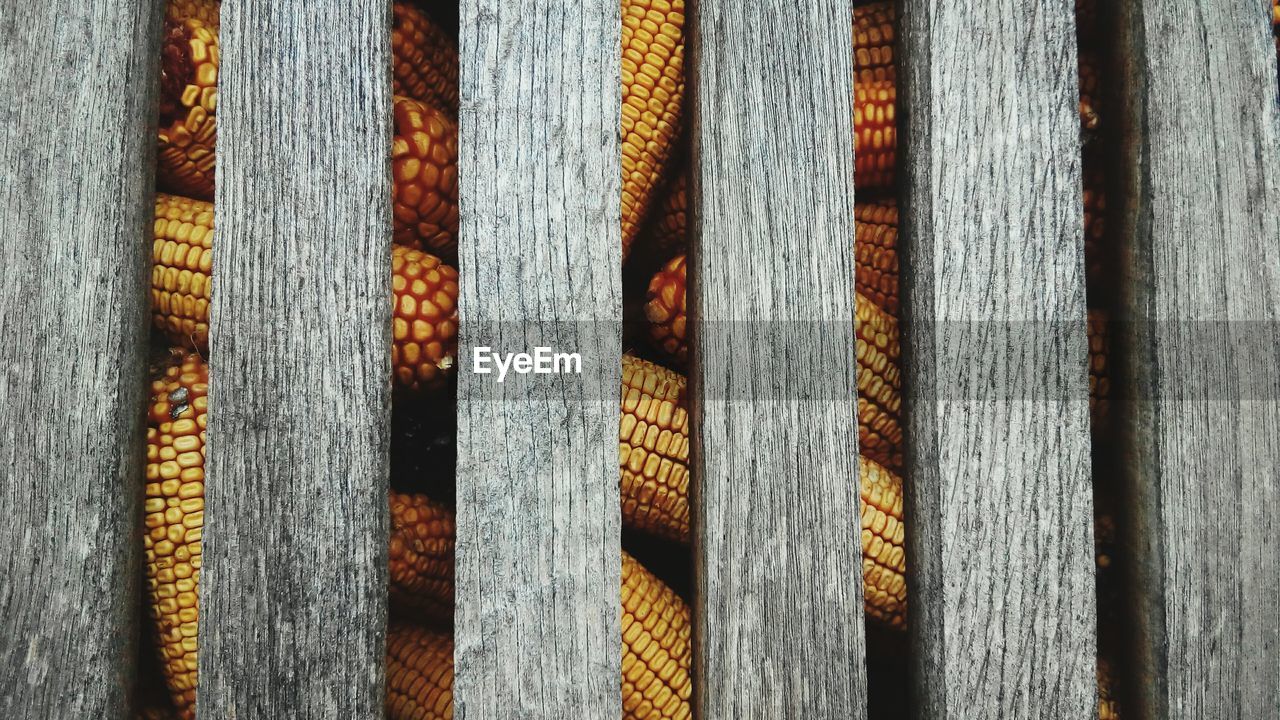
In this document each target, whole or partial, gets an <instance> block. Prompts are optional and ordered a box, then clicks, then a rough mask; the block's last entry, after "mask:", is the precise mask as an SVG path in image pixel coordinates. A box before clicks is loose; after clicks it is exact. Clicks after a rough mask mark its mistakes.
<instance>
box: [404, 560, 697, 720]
mask: <svg viewBox="0 0 1280 720" xmlns="http://www.w3.org/2000/svg"><path fill="white" fill-rule="evenodd" d="M621 590H622V592H621V601H622V638H621V639H622V678H621V681H622V682H621V684H622V717H623V718H624V719H625V720H667V719H670V720H684V719H686V718H689V717H692V715H691V712H692V710H691V705H690V696H691V694H692V689H693V688H692V682H691V680H690V678H689V673H690V666H691V665H692V644H691V631H692V621H691V617H690V613H689V606H688V605H686V604H685V603H684V601H683V600H681V599H680V598H679V596H677V595H676V594H675V593H674V592H672V591H671V589H670V588H668V587H667V586H666V585H664V584H663V583H662V581H661V580H659V579H658V578H657V577H655V576H654V575H653V574H652V573H650V572H649V571H648V570H646V569H645V568H644V566H642V565H641V564H640V563H639V562H637V561H636V560H635V559H633V558H632V557H631V556H630V555H628V554H626V553H625V552H624V553H622V588H621ZM387 655H388V657H387V717H388V718H390V720H451V718H453V641H452V639H451V638H449V637H448V636H447V635H442V634H437V633H433V632H431V631H429V630H426V629H423V628H414V627H409V626H400V627H392V629H391V631H390V632H389V634H388V638H387Z"/></svg>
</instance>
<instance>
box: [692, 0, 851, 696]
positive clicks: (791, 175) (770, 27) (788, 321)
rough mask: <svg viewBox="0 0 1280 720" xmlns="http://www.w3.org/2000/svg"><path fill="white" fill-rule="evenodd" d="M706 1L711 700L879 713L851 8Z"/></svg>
mask: <svg viewBox="0 0 1280 720" xmlns="http://www.w3.org/2000/svg"><path fill="white" fill-rule="evenodd" d="M695 8H696V9H693V10H691V12H692V13H693V15H694V17H693V22H694V28H693V33H692V47H693V49H694V55H693V58H692V62H691V65H690V68H691V70H690V73H691V77H693V78H695V85H696V90H695V92H694V95H693V98H692V99H693V103H692V110H693V116H694V117H693V120H692V122H691V127H692V131H693V143H694V146H693V153H694V164H693V168H694V169H693V178H694V179H693V182H694V195H695V198H696V199H695V201H694V204H693V207H694V208H695V212H694V217H695V221H694V222H695V224H694V227H695V230H694V235H695V239H694V250H693V261H692V263H693V265H692V267H693V269H692V270H691V277H692V281H693V283H694V286H695V289H694V291H693V296H692V299H693V306H694V310H693V317H694V318H695V319H696V320H695V322H696V323H697V325H696V335H695V343H694V360H693V365H692V367H693V370H692V385H693V391H692V403H693V408H692V410H693V416H692V418H691V421H690V426H691V429H692V440H693V453H692V454H693V456H694V458H695V463H696V466H695V470H694V475H695V478H696V480H695V482H696V484H697V493H696V494H695V513H696V514H697V515H698V517H699V520H698V527H697V530H696V535H697V537H696V547H697V550H696V553H695V562H696V563H697V599H698V605H697V611H696V615H697V617H696V625H695V630H694V632H695V637H696V638H697V639H698V644H697V645H696V646H695V657H694V667H695V672H694V678H695V693H696V695H697V696H698V700H699V705H698V707H699V709H700V713H701V716H702V717H704V718H737V717H850V718H858V717H865V714H866V669H865V661H864V655H865V650H864V632H863V620H862V616H863V613H862V593H861V587H862V584H861V582H860V579H861V572H862V563H861V543H860V530H859V526H858V516H859V509H858V495H857V483H858V463H857V424H856V423H857V402H856V397H857V390H856V377H855V375H856V372H855V349H854V348H855V336H854V320H853V318H854V270H853V237H854V228H853V184H854V182H853V181H854V177H853V175H854V173H853V168H854V164H853V160H854V157H853V140H852V139H853V129H852V100H851V98H852V94H853V87H852V83H853V69H852V62H853V61H852V31H851V25H850V18H851V12H852V11H851V7H850V5H849V3H848V2H818V3H810V4H802V5H795V4H788V3H781V4H780V3H764V4H760V5H751V6H746V7H744V6H743V5H741V4H740V3H732V2H724V1H723V0H702V1H701V2H699V3H697V4H696V6H695Z"/></svg>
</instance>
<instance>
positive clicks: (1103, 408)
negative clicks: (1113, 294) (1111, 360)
mask: <svg viewBox="0 0 1280 720" xmlns="http://www.w3.org/2000/svg"><path fill="white" fill-rule="evenodd" d="M1088 336H1089V412H1090V414H1091V415H1092V416H1093V425H1094V428H1095V430H1097V429H1098V428H1100V427H1101V426H1102V425H1103V423H1105V422H1106V420H1107V417H1108V415H1109V405H1110V400H1111V379H1110V373H1109V372H1108V371H1107V356H1108V355H1109V354H1110V352H1111V343H1110V341H1109V339H1108V337H1107V314H1106V312H1105V311H1103V310H1090V311H1089V324H1088Z"/></svg>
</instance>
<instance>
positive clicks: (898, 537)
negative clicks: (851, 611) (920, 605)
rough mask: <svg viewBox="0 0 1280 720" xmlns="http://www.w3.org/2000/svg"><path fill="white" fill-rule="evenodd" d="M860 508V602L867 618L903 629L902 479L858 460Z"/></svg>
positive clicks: (904, 569)
mask: <svg viewBox="0 0 1280 720" xmlns="http://www.w3.org/2000/svg"><path fill="white" fill-rule="evenodd" d="M858 496H859V499H860V500H861V507H862V598H863V607H864V608H865V612H866V615H867V617H869V618H871V619H872V620H875V621H877V622H881V623H884V624H885V625H888V626H889V627H891V628H894V629H897V630H904V629H906V627H907V550H906V530H905V526H904V525H903V521H902V514H903V513H902V478H900V477H898V476H897V475H894V474H893V473H891V472H889V471H888V470H886V469H884V467H882V466H880V465H878V464H876V463H875V462H874V461H872V460H869V459H867V458H865V457H861V458H859V459H858Z"/></svg>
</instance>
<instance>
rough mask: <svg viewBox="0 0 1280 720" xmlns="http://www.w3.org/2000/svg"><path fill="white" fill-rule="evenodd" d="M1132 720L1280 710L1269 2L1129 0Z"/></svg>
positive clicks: (1278, 225)
mask: <svg viewBox="0 0 1280 720" xmlns="http://www.w3.org/2000/svg"><path fill="white" fill-rule="evenodd" d="M1119 11H1120V18H1119V24H1118V27H1119V28H1120V29H1121V33H1120V38H1121V39H1120V42H1121V43H1122V45H1123V47H1122V50H1121V54H1122V55H1124V56H1127V57H1129V58H1130V59H1131V61H1130V63H1129V64H1128V65H1126V66H1124V76H1123V77H1122V83H1121V86H1122V87H1125V88H1129V89H1130V92H1129V93H1127V94H1125V95H1124V96H1123V97H1122V98H1121V99H1122V102H1121V107H1122V108H1123V110H1122V113H1118V114H1117V116H1118V119H1123V123H1124V124H1123V135H1124V138H1123V140H1124V142H1123V145H1124V153H1123V155H1124V166H1125V168H1126V176H1125V178H1124V180H1125V182H1124V185H1125V190H1126V192H1127V196H1128V197H1127V200H1126V203H1125V204H1124V205H1123V206H1121V208H1120V209H1121V211H1122V213H1121V215H1120V217H1122V218H1124V220H1125V222H1126V225H1125V227H1124V228H1123V229H1124V233H1123V234H1124V235H1125V236H1127V237H1130V238H1131V239H1132V240H1131V242H1129V243H1128V244H1127V245H1126V246H1125V247H1124V248H1123V253H1122V266H1123V268H1124V270H1125V272H1126V274H1127V281H1126V282H1125V283H1124V288H1125V291H1126V292H1125V298H1124V309H1125V315H1124V316H1123V317H1124V319H1126V320H1129V321H1131V322H1127V323H1124V324H1123V325H1122V326H1121V327H1122V329H1123V330H1124V336H1123V337H1122V338H1121V339H1122V341H1123V343H1122V347H1124V348H1126V350H1125V351H1124V352H1122V354H1121V358H1122V360H1126V361H1125V362H1124V363H1123V367H1122V370H1123V375H1122V378H1121V383H1120V387H1119V391H1120V393H1121V394H1122V397H1128V398H1129V400H1130V402H1129V403H1128V405H1127V412H1126V413H1124V415H1123V417H1124V418H1125V433H1124V435H1125V438H1124V443H1125V445H1126V447H1127V448H1128V450H1129V453H1128V457H1127V460H1126V463H1125V471H1126V476H1127V486H1128V487H1127V491H1128V492H1129V493H1130V498H1131V499H1130V502H1129V503H1128V506H1129V507H1131V508H1132V512H1131V517H1130V518H1128V522H1125V523H1122V525H1121V527H1122V528H1125V527H1128V528H1131V529H1132V532H1131V533H1130V535H1129V537H1128V538H1126V540H1127V542H1126V546H1127V548H1128V551H1129V553H1131V554H1132V556H1133V558H1134V563H1133V568H1134V569H1133V573H1132V575H1133V577H1134V581H1135V582H1134V589H1133V590H1134V592H1133V599H1134V603H1133V608H1132V609H1133V610H1134V616H1133V617H1132V622H1133V624H1134V626H1135V628H1136V632H1135V637H1134V640H1136V647H1135V648H1134V650H1135V653H1134V661H1133V674H1134V676H1135V678H1134V680H1135V682H1134V685H1135V687H1134V688H1132V692H1131V694H1132V696H1133V702H1134V703H1135V707H1134V710H1135V711H1136V712H1137V714H1138V716H1139V717H1161V718H1174V719H1177V718H1202V717H1225V718H1241V719H1245V718H1248V719H1252V718H1274V717H1277V716H1280V603H1278V601H1277V598H1278V597H1280V542H1278V541H1277V539H1276V517H1277V516H1280V487H1278V485H1280V483H1278V481H1277V478H1278V477H1280V375H1278V372H1280V371H1277V367H1278V363H1280V355H1278V354H1277V348H1280V328H1278V327H1277V325H1276V321H1277V319H1278V318H1280V113H1278V112H1277V81H1276V55H1275V46H1274V45H1273V43H1272V39H1271V33H1270V20H1269V16H1270V6H1269V3H1267V2H1265V1H1261V2H1235V3H1218V2H1199V1H1195V0H1151V1H1149V2H1145V3H1121V4H1120V7H1119Z"/></svg>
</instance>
